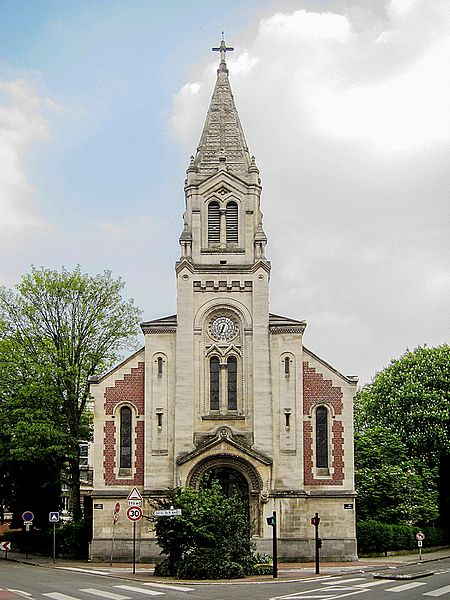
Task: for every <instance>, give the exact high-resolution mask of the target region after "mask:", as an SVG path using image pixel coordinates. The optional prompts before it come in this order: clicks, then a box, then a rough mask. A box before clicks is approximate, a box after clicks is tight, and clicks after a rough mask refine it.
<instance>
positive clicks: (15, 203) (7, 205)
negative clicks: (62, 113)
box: [0, 79, 55, 241]
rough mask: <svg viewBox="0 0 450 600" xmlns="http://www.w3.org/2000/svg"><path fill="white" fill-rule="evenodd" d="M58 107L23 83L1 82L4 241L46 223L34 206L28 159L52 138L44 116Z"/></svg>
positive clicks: (0, 209)
mask: <svg viewBox="0 0 450 600" xmlns="http://www.w3.org/2000/svg"><path fill="white" fill-rule="evenodd" d="M54 107H55V105H54V103H53V102H51V100H49V99H48V98H42V97H41V96H39V94H38V93H37V92H36V91H35V90H34V89H33V87H32V86H31V85H29V84H28V83H26V82H25V81H24V80H23V79H16V80H14V81H11V80H10V81H8V80H4V79H0V164H1V169H0V214H1V218H0V235H1V237H2V239H3V241H5V240H7V239H8V238H11V237H13V236H14V237H15V236H17V235H18V234H20V235H25V234H26V232H28V231H30V230H36V229H37V230H41V229H42V228H44V227H45V223H44V222H43V221H42V219H41V218H40V217H39V216H38V214H37V212H36V211H35V210H33V209H32V208H31V206H30V199H31V196H32V194H33V191H34V190H33V186H32V184H31V182H30V180H29V177H28V175H27V168H26V158H27V156H28V153H29V152H30V150H31V149H32V148H33V146H34V145H35V144H36V143H37V142H38V141H39V140H42V139H45V138H47V137H48V135H49V133H48V129H47V124H46V121H45V117H44V112H45V110H46V109H48V108H54Z"/></svg>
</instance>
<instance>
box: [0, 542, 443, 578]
mask: <svg viewBox="0 0 450 600" xmlns="http://www.w3.org/2000/svg"><path fill="white" fill-rule="evenodd" d="M2 558H4V554H3V552H2V553H0V559H2ZM444 558H450V548H443V549H439V550H434V551H431V552H425V553H423V554H422V561H421V563H426V562H430V561H436V560H441V559H444ZM8 560H12V561H15V562H22V563H25V564H31V565H37V566H41V567H50V568H59V569H69V570H73V571H80V572H87V573H95V574H98V575H105V576H109V577H120V578H125V579H132V580H138V581H152V580H153V581H158V582H161V583H162V582H165V581H166V582H169V581H171V580H169V579H165V578H161V577H154V575H153V569H154V565H151V564H147V563H145V564H141V563H136V567H135V571H136V572H135V573H133V568H132V564H130V563H113V565H112V566H111V565H110V564H109V563H92V562H88V561H75V560H70V559H64V558H57V559H56V560H55V563H53V560H52V558H51V557H46V556H32V555H29V556H28V557H27V556H26V555H25V554H20V553H18V552H9V553H8ZM418 563H419V555H418V553H417V552H415V553H413V554H401V555H388V556H377V557H374V558H361V560H359V561H356V562H340V563H337V562H321V563H320V574H319V575H316V573H315V565H314V563H279V564H278V579H279V580H280V581H286V580H297V581H298V580H302V579H309V578H314V577H324V576H328V577H330V576H337V575H342V574H348V573H352V572H353V573H358V572H362V571H366V572H367V571H373V572H374V573H375V572H378V571H380V570H385V569H396V568H397V569H400V568H406V567H408V566H411V565H417V564H418ZM177 581H178V580H177ZM221 581H222V582H223V580H221ZM232 581H233V582H239V581H241V582H242V581H246V582H251V581H273V578H272V576H270V575H260V576H255V577H247V578H246V579H245V580H239V579H233V580H232ZM210 582H211V581H210V580H208V583H210ZM191 583H194V582H193V581H191ZM196 583H206V581H203V582H196Z"/></svg>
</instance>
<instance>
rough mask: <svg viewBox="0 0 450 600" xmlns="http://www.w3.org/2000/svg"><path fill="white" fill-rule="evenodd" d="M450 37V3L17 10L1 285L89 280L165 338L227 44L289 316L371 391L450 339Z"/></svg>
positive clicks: (1, 200)
mask: <svg viewBox="0 0 450 600" xmlns="http://www.w3.org/2000/svg"><path fill="white" fill-rule="evenodd" d="M449 20H450V15H449V11H448V4H447V3H446V1H445V0H435V1H434V2H432V3H430V2H429V1H428V0H379V1H378V2H373V1H372V0H335V1H331V0H330V1H321V2H319V1H317V0H295V1H294V0H266V1H262V0H261V1H257V0H246V1H239V0H235V1H229V2H226V3H220V2H207V1H206V0H205V1H200V0H198V1H189V2H186V1H184V2H182V1H160V0H154V1H150V0H149V1H138V0H128V1H106V0H104V1H97V2H94V1H82V0H77V1H76V2H74V1H70V2H69V1H45V0H39V1H31V0H27V1H23V0H1V1H0V39H1V40H2V43H1V47H0V165H1V167H2V168H1V172H2V174H0V214H1V217H0V251H1V259H0V282H1V283H4V284H6V285H8V286H12V285H14V284H15V283H16V282H17V281H18V280H19V279H20V276H21V274H23V273H24V272H27V271H28V270H29V269H30V265H31V264H34V265H44V266H46V267H52V268H60V267H61V266H62V265H65V266H67V267H69V268H71V267H73V266H74V265H76V264H77V263H80V264H81V266H82V268H83V270H85V271H87V272H89V273H97V272H100V271H103V270H104V269H111V270H112V271H113V272H114V274H116V275H121V276H122V277H123V279H124V280H125V281H126V282H127V286H126V292H125V293H126V294H127V295H129V296H132V297H134V298H135V299H136V301H137V303H138V304H139V305H140V306H141V308H142V309H143V311H144V317H145V319H151V318H156V317H158V316H162V315H165V314H170V313H172V312H174V311H175V277H174V262H175V260H176V259H177V258H178V256H179V246H178V236H179V233H180V232H181V227H182V213H183V210H184V196H183V181H184V176H185V173H184V172H185V169H186V167H187V165H188V161H189V155H190V154H192V153H194V151H195V147H196V145H197V143H198V139H199V136H200V133H201V128H202V124H203V120H204V117H205V113H206V109H207V106H208V102H209V99H210V96H211V93H212V89H213V85H214V79H215V68H216V63H217V54H215V53H212V52H211V47H212V46H213V45H217V44H218V43H219V41H220V33H221V30H222V29H223V30H225V36H226V40H227V43H228V44H231V45H233V46H234V47H235V52H234V53H232V54H231V53H230V55H229V58H228V57H227V60H228V64H229V67H230V77H231V84H232V87H233V90H234V93H235V99H236V103H237V107H238V110H239V113H240V116H241V120H242V122H243V126H244V130H245V133H246V137H247V141H248V143H249V146H250V150H251V152H252V153H253V154H255V156H256V159H257V162H258V165H259V167H260V169H261V176H262V181H263V186H264V191H263V197H262V209H263V212H264V214H265V229H266V232H267V234H268V236H269V246H268V256H269V258H270V259H271V260H272V263H273V274H272V286H271V290H272V295H271V310H272V312H276V313H280V314H285V315H288V316H291V317H294V318H302V319H306V320H307V321H308V323H309V325H308V328H307V333H306V335H305V344H306V345H307V346H309V347H310V348H311V349H312V350H313V351H314V352H316V353H318V354H320V355H322V356H323V357H324V358H325V359H326V360H328V361H329V362H331V363H332V364H333V365H334V366H335V367H336V368H338V369H339V370H342V371H343V372H344V373H346V374H359V375H360V377H361V379H362V381H367V380H369V379H370V377H371V376H372V375H373V373H374V372H375V371H376V370H379V369H381V368H382V367H383V366H385V365H386V364H387V363H388V362H389V360H390V358H391V357H393V356H398V355H400V354H401V353H403V352H404V351H405V349H406V348H407V347H409V348H413V347H415V346H417V345H418V344H424V343H427V344H429V345H435V344H439V343H442V342H443V341H445V340H448V301H447V298H448V296H449V292H450V274H449V268H448V267H449V265H448V259H447V257H448V254H449V253H448V241H447V238H448V233H447V231H448V189H450V186H449V183H450V182H449V174H448V167H447V162H448V146H449V141H450V118H449V108H448V107H449V105H450V102H449V83H448V72H449V67H450V65H449V61H450V37H449V24H450V23H449ZM293 249H294V252H292V250H293Z"/></svg>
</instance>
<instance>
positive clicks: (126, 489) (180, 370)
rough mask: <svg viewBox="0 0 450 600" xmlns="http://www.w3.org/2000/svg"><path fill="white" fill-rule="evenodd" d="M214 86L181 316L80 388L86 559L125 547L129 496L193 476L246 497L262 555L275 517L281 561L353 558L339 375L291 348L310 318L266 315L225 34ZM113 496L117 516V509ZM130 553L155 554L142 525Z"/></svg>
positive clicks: (190, 191) (258, 235) (188, 212)
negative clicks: (90, 411) (84, 398)
mask: <svg viewBox="0 0 450 600" xmlns="http://www.w3.org/2000/svg"><path fill="white" fill-rule="evenodd" d="M219 50H220V63H219V68H218V71H217V81H216V85H215V88H214V92H213V95H212V99H211V103H210V106H209V110H208V113H207V116H206V122H205V125H204V128H203V132H202V134H201V139H200V143H199V146H198V148H197V151H196V154H195V156H194V157H191V161H190V164H189V167H188V169H187V177H186V181H185V188H184V189H185V212H184V215H183V220H184V227H183V231H182V234H181V236H180V239H179V243H180V258H179V260H178V261H177V262H176V265H175V272H176V278H177V314H176V315H171V316H168V317H164V318H161V319H156V320H153V321H148V322H145V323H142V331H143V333H144V337H145V346H144V348H142V349H141V350H139V351H138V352H136V353H135V354H133V355H132V356H130V357H128V358H127V359H126V360H125V361H124V362H122V363H121V364H120V365H119V366H117V367H116V368H115V369H113V370H112V371H110V372H109V373H106V374H104V375H102V376H99V377H97V378H95V379H94V380H93V381H92V383H91V394H92V396H93V398H94V452H93V454H94V486H93V505H94V510H93V541H92V558H93V559H94V560H102V559H103V560H109V557H110V553H111V544H112V538H113V537H114V540H115V541H114V557H115V559H119V558H122V559H124V560H125V559H129V558H130V556H131V545H132V540H131V533H130V532H131V522H130V521H128V520H127V518H126V516H125V511H126V507H127V496H128V494H129V493H130V491H131V490H132V489H133V488H134V487H136V488H137V489H138V490H139V492H140V494H141V495H142V497H143V511H144V515H147V516H149V515H150V514H151V513H152V512H153V508H152V500H154V499H157V498H161V497H163V496H164V495H165V494H166V493H167V490H168V489H170V488H173V487H176V486H192V487H194V488H198V487H199V485H200V484H201V482H202V479H203V478H204V477H205V476H208V475H212V476H214V477H217V478H218V479H219V480H220V481H221V483H222V485H223V487H224V489H235V488H236V487H237V488H238V489H240V490H241V491H243V492H244V493H245V494H248V497H249V504H250V514H251V519H252V523H253V525H254V540H255V542H256V546H257V549H258V550H259V551H263V552H268V553H270V551H271V539H272V529H271V527H270V526H269V525H268V524H267V523H266V517H267V516H270V515H272V512H273V511H276V513H277V525H278V536H279V541H278V553H279V557H280V559H282V560H311V558H312V557H313V556H314V527H313V526H312V525H311V517H312V516H313V515H314V514H315V513H316V512H317V513H319V516H320V518H321V521H320V537H321V538H322V539H323V547H322V550H321V555H322V557H323V558H328V559H338V560H352V559H354V558H355V557H356V539H355V510H354V508H355V506H354V503H355V492H354V475H353V421H352V412H353V397H354V395H355V393H356V380H355V378H353V377H346V376H344V375H342V374H340V373H339V372H338V371H337V370H336V369H334V368H333V367H331V366H330V365H328V364H327V363H326V362H325V361H323V360H322V359H321V358H319V357H318V356H316V355H315V354H314V353H313V352H311V351H310V350H308V349H306V348H305V347H304V346H303V333H304V331H305V327H306V323H305V322H304V321H299V320H296V319H292V318H288V317H284V316H279V315H275V314H272V313H270V312H269V280H270V272H271V264H270V262H269V260H268V259H267V258H266V252H265V250H266V243H267V238H266V235H265V233H264V229H263V222H262V213H261V207H260V196H261V189H262V188H261V180H260V174H259V170H258V168H257V166H256V162H255V159H254V157H252V156H251V155H250V153H249V150H248V148H247V144H246V140H245V136H244V132H243V129H242V126H241V123H240V120H239V116H238V112H237V110H236V106H235V102H234V98H233V94H232V91H231V87H230V81H229V73H228V69H227V65H226V61H225V52H226V50H227V48H226V46H225V43H224V42H222V44H221V46H220V48H219ZM118 503H119V504H120V506H121V509H120V512H119V517H118V518H117V517H116V518H115V519H113V516H114V512H115V507H116V506H117V504H118ZM136 535H137V536H138V540H139V544H138V557H139V560H141V561H144V560H145V561H151V560H154V559H155V558H157V557H158V556H159V552H160V549H159V547H158V546H157V545H156V543H155V539H154V533H153V532H152V531H151V529H150V528H149V524H148V521H146V520H145V519H144V520H141V521H139V522H138V523H137V527H136Z"/></svg>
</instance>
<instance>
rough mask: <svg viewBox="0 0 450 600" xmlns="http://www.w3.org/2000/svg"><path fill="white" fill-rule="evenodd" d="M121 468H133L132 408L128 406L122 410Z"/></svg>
mask: <svg viewBox="0 0 450 600" xmlns="http://www.w3.org/2000/svg"><path fill="white" fill-rule="evenodd" d="M119 468H120V469H131V408H129V407H128V406H124V407H123V408H122V409H121V411H120V456H119Z"/></svg>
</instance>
